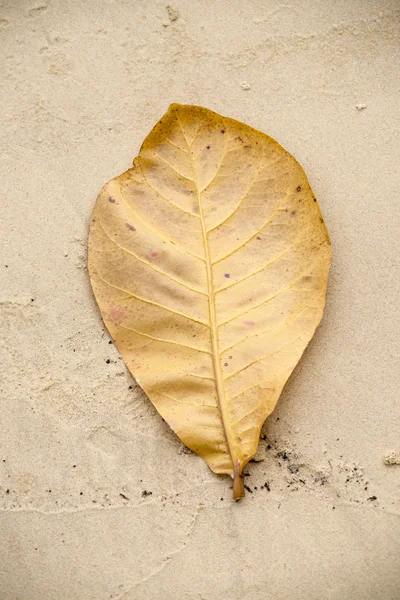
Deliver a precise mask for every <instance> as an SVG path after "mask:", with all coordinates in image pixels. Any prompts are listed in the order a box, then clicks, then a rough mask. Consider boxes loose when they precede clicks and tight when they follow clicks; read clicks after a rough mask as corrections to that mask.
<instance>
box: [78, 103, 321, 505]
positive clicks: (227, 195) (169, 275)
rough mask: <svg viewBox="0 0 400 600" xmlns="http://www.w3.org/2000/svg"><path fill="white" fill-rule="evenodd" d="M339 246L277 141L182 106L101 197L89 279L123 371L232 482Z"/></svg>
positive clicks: (316, 312)
mask: <svg viewBox="0 0 400 600" xmlns="http://www.w3.org/2000/svg"><path fill="white" fill-rule="evenodd" d="M330 262H331V248H330V241H329V236H328V232H327V230H326V227H325V224H324V221H323V219H322V216H321V212H320V209H319V206H318V203H317V201H316V199H315V197H314V195H313V192H312V190H311V187H310V184H309V183H308V181H307V178H306V175H305V173H304V171H303V169H302V168H301V166H300V165H299V164H298V162H297V161H296V160H295V159H294V158H293V157H292V156H291V155H290V154H289V153H288V152H286V151H285V150H284V149H283V148H282V147H281V146H280V145H279V144H278V143H277V142H276V141H275V140H273V139H272V138H270V137H268V136H266V135H264V134H263V133H261V132H259V131H256V130H255V129H252V128H251V127H248V126H247V125H244V124H243V123H240V122H238V121H234V120H232V119H227V118H225V117H222V116H220V115H218V114H216V113H214V112H211V111H209V110H207V109H205V108H201V107H198V106H182V105H177V104H173V105H172V106H171V107H170V108H169V110H168V112H167V113H166V114H165V115H164V116H163V118H162V119H161V120H160V121H159V122H158V123H157V124H156V126H155V127H154V129H153V130H152V131H151V133H150V134H149V135H148V136H147V138H146V139H145V141H144V143H143V145H142V148H141V150H140V153H139V156H138V157H137V158H135V160H134V163H133V168H132V169H129V170H128V171H126V172H125V173H123V174H122V175H120V176H119V177H116V178H115V179H113V180H111V181H110V182H109V183H107V184H106V185H105V186H104V188H103V189H102V190H101V192H100V194H99V196H98V198H97V202H96V205H95V208H94V211H93V216H92V221H91V228H90V238H89V272H90V278H91V283H92V287H93V290H94V294H95V296H96V300H97V302H98V304H99V307H100V310H101V313H102V316H103V319H104V322H105V324H106V326H107V328H108V330H109V332H110V334H111V336H112V338H113V340H114V342H115V344H116V346H117V348H118V349H119V351H120V352H121V354H122V356H123V358H124V360H125V363H126V364H127V366H128V368H129V370H130V371H131V372H132V374H133V375H134V377H135V378H136V380H137V382H138V383H139V384H140V386H141V387H142V388H143V390H144V391H145V392H146V394H147V395H148V396H149V398H150V400H151V401H152V403H153V404H154V406H155V407H156V408H157V410H158V411H159V413H160V414H161V415H162V416H163V418H164V419H165V421H166V422H167V423H168V424H169V425H170V427H171V428H172V429H173V431H175V433H176V434H177V435H178V436H179V438H180V439H181V440H182V441H183V442H184V443H185V444H186V445H187V446H188V447H189V448H191V449H192V450H193V451H194V452H197V453H198V454H199V455H200V456H202V457H203V459H204V460H205V461H206V462H207V464H208V465H209V467H210V468H211V469H212V470H213V471H214V472H215V473H225V474H227V475H231V476H232V477H233V478H234V486H233V497H234V498H235V499H237V498H240V497H241V496H243V467H244V466H245V465H246V463H247V462H248V461H249V460H250V458H251V457H252V456H253V455H254V454H255V452H256V450H257V445H258V441H259V437H260V430H261V426H262V424H263V422H264V421H265V419H266V418H267V417H268V415H270V414H271V412H272V411H273V410H274V408H275V405H276V403H277V400H278V398H279V395H280V393H281V391H282V388H283V386H284V384H285V382H286V381H287V379H288V377H289V375H290V374H291V372H292V371H293V369H294V367H295V366H296V364H297V362H298V360H299V359H300V357H301V355H302V353H303V351H304V349H305V348H306V346H307V344H308V342H309V341H310V339H311V338H312V336H313V334H314V331H315V329H316V327H317V326H318V323H319V322H320V320H321V317H322V313H323V309H324V304H325V294H326V285H327V278H328V271H329V266H330Z"/></svg>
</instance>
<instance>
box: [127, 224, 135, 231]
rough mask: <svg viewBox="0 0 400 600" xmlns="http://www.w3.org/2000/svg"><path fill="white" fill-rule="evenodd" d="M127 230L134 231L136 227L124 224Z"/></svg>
mask: <svg viewBox="0 0 400 600" xmlns="http://www.w3.org/2000/svg"><path fill="white" fill-rule="evenodd" d="M126 226H127V228H128V229H129V231H136V227H134V226H133V225H131V224H130V223H126Z"/></svg>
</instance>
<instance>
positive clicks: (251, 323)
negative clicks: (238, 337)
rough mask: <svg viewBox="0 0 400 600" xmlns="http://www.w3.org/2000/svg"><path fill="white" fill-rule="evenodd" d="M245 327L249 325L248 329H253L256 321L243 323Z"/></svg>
mask: <svg viewBox="0 0 400 600" xmlns="http://www.w3.org/2000/svg"><path fill="white" fill-rule="evenodd" d="M243 325H247V327H253V325H254V321H243Z"/></svg>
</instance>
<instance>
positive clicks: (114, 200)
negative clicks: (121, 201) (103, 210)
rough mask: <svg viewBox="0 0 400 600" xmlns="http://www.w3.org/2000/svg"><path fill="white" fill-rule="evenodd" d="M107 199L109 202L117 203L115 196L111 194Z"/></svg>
mask: <svg viewBox="0 0 400 600" xmlns="http://www.w3.org/2000/svg"><path fill="white" fill-rule="evenodd" d="M108 201H109V202H111V204H117V201H116V199H115V198H113V197H112V196H110V197H109V198H108Z"/></svg>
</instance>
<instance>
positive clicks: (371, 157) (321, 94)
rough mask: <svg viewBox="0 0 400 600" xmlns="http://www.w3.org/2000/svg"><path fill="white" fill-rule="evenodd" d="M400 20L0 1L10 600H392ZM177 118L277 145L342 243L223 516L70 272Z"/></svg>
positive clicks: (297, 10) (222, 485)
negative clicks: (94, 215)
mask: <svg viewBox="0 0 400 600" xmlns="http://www.w3.org/2000/svg"><path fill="white" fill-rule="evenodd" d="M398 9H399V5H398V2H397V1H396V0H375V1H374V2H365V1H364V0H338V1H336V2H330V1H328V0H326V1H325V0H317V1H315V0H308V2H305V1H303V2H300V1H299V0H288V2H287V3H284V2H279V1H278V0H270V1H268V2H267V1H264V2H263V1H261V0H258V1H256V0H249V1H247V2H239V1H228V0H219V1H218V2H212V1H210V0H208V1H204V0H203V1H196V0H192V1H189V0H186V1H184V0H174V2H173V3H172V4H171V5H169V8H168V6H167V4H166V3H164V2H161V1H157V2H155V1H147V2H146V1H144V0H143V1H140V2H138V1H136V2H135V1H134V0H129V1H128V0H121V1H119V2H116V1H110V0H107V1H106V0H96V1H95V0H86V1H85V0H83V1H78V0H73V1H72V0H21V1H18V2H16V1H15V0H9V1H4V0H3V1H2V2H1V8H0V40H1V41H0V51H1V56H2V58H1V66H2V73H3V74H2V77H1V82H0V102H1V114H2V127H1V148H2V152H1V156H2V160H1V167H0V169H1V183H2V194H1V219H0V227H1V239H0V245H1V262H0V277H1V280H0V320H1V339H2V345H1V358H0V360H1V366H2V369H1V371H2V374H1V377H2V382H1V395H0V399H1V405H0V406H1V410H0V539H1V544H0V598H1V600H111V599H112V600H120V599H121V600H122V599H123V600H142V599H143V600H144V599H146V600H148V599H156V600H158V599H162V600H215V599H217V598H218V599H219V598H221V599H224V600H259V599H266V598H268V600H273V599H276V600H325V599H326V600H375V599H379V600H397V599H398V598H399V597H400V569H399V566H400V565H399V563H400V560H399V553H400V541H399V540H400V503H399V496H400V494H399V493H400V466H399V462H400V459H399V453H400V425H399V422H400V420H399V416H400V415H399V412H400V411H399V404H400V402H399V391H398V390H399V383H400V377H399V362H398V358H399V335H400V327H399V319H398V302H399V295H398V294H399V284H398V281H399V267H400V265H399V256H400V255H399V250H400V249H399V245H400V244H399V240H400V237H399V233H398V231H399V226H398V217H399V189H400V177H399V159H400V150H399V141H398V140H399V134H400V125H399V108H398V103H399V92H400V80H399V73H398V65H399V61H400V44H399V31H400V28H399V22H400V18H399V16H400V15H399V10H398ZM171 102H179V103H195V104H200V105H203V106H206V107H207V108H210V109H212V110H216V111H217V112H220V113H222V114H224V115H227V116H230V117H233V118H237V119H239V120H242V121H244V122H246V123H248V124H249V125H252V126H254V127H256V128H258V129H261V130H262V131H265V132H266V133H268V134H269V135H271V136H273V137H274V138H276V139H277V140H278V141H279V142H280V143H281V144H282V145H283V146H284V147H286V148H287V149H288V150H289V151H290V152H291V153H292V154H294V156H296V158H297V159H298V160H299V161H300V162H301V164H302V165H303V167H304V168H305V170H306V172H307V175H308V177H309V179H310V182H311V184H312V186H313V188H314V191H315V193H316V195H317V197H318V199H319V202H320V204H321V208H322V211H323V214H324V217H325V220H326V222H327V226H328V229H329V231H330V234H331V237H332V242H333V252H334V258H333V266H332V270H331V276H330V284H329V290H328V298H327V308H326V313H325V317H324V319H323V322H322V324H321V326H320V328H319V329H318V331H317V334H316V336H315V338H314V340H313V341H312V343H311V344H310V346H309V348H308V349H307V351H306V353H305V355H304V357H303V359H302V361H301V362H300V364H299V366H298V367H297V368H296V370H295V372H294V374H293V376H292V377H291V379H290V381H289V382H288V384H287V386H286V387H285V390H284V393H283V395H282V397H281V399H280V401H279V404H278V407H277V409H276V411H275V413H274V414H273V416H271V418H270V419H269V420H268V423H267V424H266V425H265V427H264V435H265V437H266V439H263V440H262V441H261V443H260V449H259V452H258V455H257V462H252V463H251V464H250V465H249V467H248V469H247V471H248V473H249V476H248V477H246V485H247V486H248V488H249V489H250V490H251V492H250V491H249V492H248V493H247V496H246V498H245V500H244V501H241V502H240V503H233V502H232V501H231V490H230V489H229V488H230V481H229V479H228V478H225V477H217V476H215V475H213V474H212V473H211V472H210V471H209V470H208V468H207V466H206V465H205V463H204V462H203V461H202V460H201V459H200V458H198V457H197V456H196V455H194V454H188V453H187V452H185V450H184V448H183V446H182V444H181V443H180V442H179V441H178V440H177V438H176V437H175V436H174V434H173V433H172V432H171V431H170V430H169V429H168V427H167V426H166V425H165V423H163V421H162V420H161V418H160V417H159V416H158V415H157V413H156V412H155V410H154V409H153V408H152V407H151V405H150V403H149V401H148V400H147V399H146V397H145V396H144V394H143V393H142V392H141V391H140V389H138V387H137V386H136V384H135V383H134V381H133V379H132V378H131V376H130V375H129V373H128V372H127V370H126V368H125V367H124V364H123V361H122V359H121V357H120V356H119V355H118V352H117V350H116V349H115V348H114V346H113V345H112V344H109V337H108V334H107V333H106V332H105V330H104V327H103V324H102V322H101V319H100V316H99V312H98V310H97V307H96V305H95V302H94V299H93V296H92V293H91V289H90V285H89V280H88V274H87V269H86V242H87V232H88V224H89V218H90V213H91V210H92V207H93V204H94V201H95V198H96V195H97V193H98V191H99V190H100V188H101V186H102V185H103V184H104V183H105V182H106V181H108V180H109V179H110V178H112V177H114V176H116V175H118V174H119V173H121V172H122V171H124V170H125V169H127V168H129V166H130V165H131V161H132V159H133V157H134V156H135V154H136V153H137V151H138V149H139V146H140V143H141V141H142V140H143V138H144V137H145V135H146V134H147V133H148V131H149V130H150V129H151V128H152V126H153V125H154V123H155V122H156V120H157V119H159V118H160V117H161V115H162V114H163V113H164V111H165V110H166V109H167V107H168V105H169V104H170V103H171ZM388 457H389V458H388ZM390 457H391V458H390ZM393 457H394V458H393ZM266 483H267V485H265V484H266Z"/></svg>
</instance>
